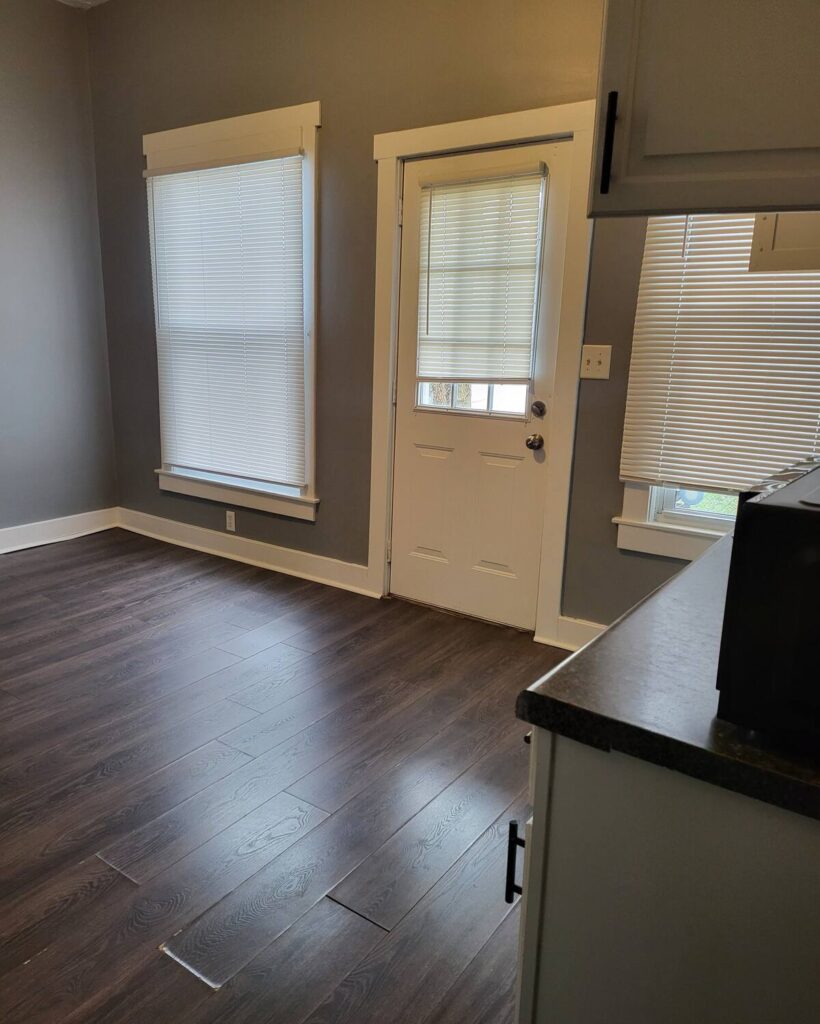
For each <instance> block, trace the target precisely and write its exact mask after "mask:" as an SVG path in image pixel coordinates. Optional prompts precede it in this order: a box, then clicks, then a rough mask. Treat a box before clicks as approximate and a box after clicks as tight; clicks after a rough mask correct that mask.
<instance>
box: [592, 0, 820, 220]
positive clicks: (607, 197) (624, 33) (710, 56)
mask: <svg viewBox="0 0 820 1024" xmlns="http://www.w3.org/2000/svg"><path fill="white" fill-rule="evenodd" d="M818 49H820V16H818V6H817V0H780V2H778V3H776V4H774V3H772V4H764V3H754V4H749V3H748V2H746V0H670V2H668V3H662V4H661V3H651V2H648V0H609V2H608V5H607V14H606V21H605V28H604V50H603V63H602V69H601V79H600V88H599V97H600V104H599V111H598V130H597V136H596V159H595V170H594V172H593V181H592V189H591V203H590V205H591V212H592V213H594V214H596V215H606V214H632V213H664V212H670V213H671V212H687V211H698V210H700V211H708V210H715V211H722V210H741V209H744V210H755V211H756V210H772V209H775V210H788V209H795V208H811V207H819V206H820V131H818V127H817V125H818V119H817V110H818V105H820V76H818V75H817V73H816V70H815V69H816V60H817V56H816V55H817V53H818ZM612 93H615V94H617V108H616V109H617V119H616V120H615V121H614V130H613V131H612V133H611V142H612V146H611V177H610V182H609V189H608V191H604V190H602V174H603V171H604V164H605V152H604V151H605V148H606V147H605V144H604V143H605V139H606V123H607V109H608V107H610V100H609V97H610V94H612Z"/></svg>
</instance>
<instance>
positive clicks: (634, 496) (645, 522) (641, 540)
mask: <svg viewBox="0 0 820 1024" xmlns="http://www.w3.org/2000/svg"><path fill="white" fill-rule="evenodd" d="M655 489H656V488H654V487H652V485H651V484H636V483H627V484H625V485H624V504H623V511H622V512H621V515H619V516H615V517H614V519H613V520H612V522H613V523H615V524H616V525H617V527H618V547H619V548H621V549H622V550H624V551H642V552H644V553H645V554H649V555H661V556H663V557H665V558H680V559H683V560H684V561H687V562H691V561H694V559H696V558H698V557H699V556H700V555H702V554H703V553H704V551H707V550H708V549H709V548H710V547H711V546H712V545H713V544H714V543H715V541H716V540H720V538H721V537H723V536H725V534H727V533H728V532H729V531H730V530H731V528H732V523H731V522H729V521H727V522H726V524H725V526H724V524H720V526H718V525H717V522H716V525H715V527H714V528H711V527H709V528H707V527H700V526H692V525H690V524H688V523H683V522H681V523H680V524H678V523H670V522H664V521H662V520H658V519H656V518H655V509H654V507H653V504H654V502H653V493H652V492H653V490H655Z"/></svg>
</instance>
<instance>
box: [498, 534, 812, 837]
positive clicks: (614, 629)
mask: <svg viewBox="0 0 820 1024" xmlns="http://www.w3.org/2000/svg"><path fill="white" fill-rule="evenodd" d="M731 550H732V544H731V538H730V537H726V538H724V539H722V540H720V541H718V542H717V543H716V544H714V545H713V546H712V547H711V548H710V550H709V551H708V552H706V554H704V555H702V556H701V557H700V558H699V559H698V560H697V561H696V562H694V563H692V565H690V566H688V567H687V568H686V569H684V570H683V571H682V572H681V573H679V574H678V575H677V576H675V577H674V578H673V579H672V580H670V581H669V582H668V583H666V584H665V585H664V586H663V587H661V588H660V589H659V590H657V591H655V593H654V594H651V595H650V596H649V597H648V598H647V599H646V600H644V601H643V602H641V603H640V604H639V605H636V607H635V608H633V609H632V610H631V611H630V612H628V613H627V614H626V615H625V616H623V617H622V618H621V619H619V620H618V621H617V622H616V623H615V624H614V625H613V626H611V627H610V628H609V629H608V630H606V631H605V632H604V633H602V634H601V636H600V637H598V638H597V639H595V640H593V641H592V642H591V643H589V644H587V645H586V647H584V648H582V649H581V650H580V651H578V652H577V653H576V654H574V655H572V657H570V658H569V659H567V660H566V661H564V662H562V663H561V664H560V665H559V666H558V667H557V668H555V669H553V670H552V671H551V672H549V673H548V674H547V675H545V676H544V677H543V678H542V679H540V680H538V682H536V683H534V684H533V685H532V686H531V687H529V689H527V690H524V691H523V692H522V693H521V694H520V695H519V697H518V702H517V707H516V712H517V714H518V717H519V718H521V719H523V720H524V721H525V722H529V723H530V724H532V725H535V726H540V727H541V728H544V729H549V730H551V731H553V732H555V733H558V734H559V735H561V736H567V737H569V738H570V739H573V740H578V741H580V742H581V743H586V744H588V745H590V746H594V747H598V748H600V749H603V750H617V751H621V752H622V753H625V754H630V755H632V756H633V757H639V758H642V759H643V760H645V761H651V762H653V763H654V764H658V765H662V766H664V767H667V768H672V769H674V770H676V771H680V772H683V773H684V774H686V775H691V776H693V777H695V778H698V779H703V780H704V781H706V782H711V783H714V784H715V785H718V786H723V787H724V788H726V789H731V790H734V791H736V792H738V793H744V794H746V795H747V796H751V797H755V798H757V799H758V800H763V801H766V802H767V803H770V804H775V805H777V806H779V807H784V808H787V809H788V810H792V811H797V812H799V813H801V814H806V815H809V816H811V817H813V818H818V819H820V752H818V753H817V754H814V753H798V752H795V751H793V750H789V749H788V748H783V747H780V746H778V745H777V744H776V743H775V742H773V741H771V740H770V739H766V738H764V737H762V736H760V735H759V734H757V733H753V732H750V731H749V730H746V729H742V728H740V727H738V726H735V725H731V724H730V723H728V722H723V721H720V720H718V719H717V718H715V715H716V713H717V703H718V691H717V690H716V689H715V679H716V676H717V660H718V651H719V648H720V632H721V627H722V623H723V604H724V600H725V597H726V580H727V577H728V572H729V558H730V555H731ZM749 642H750V643H753V642H754V638H751V637H750V640H749Z"/></svg>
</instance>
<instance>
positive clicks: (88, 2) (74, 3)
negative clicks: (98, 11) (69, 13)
mask: <svg viewBox="0 0 820 1024" xmlns="http://www.w3.org/2000/svg"><path fill="white" fill-rule="evenodd" d="M105 2H106V0H60V3H61V4H67V5H68V6H69V7H84V8H88V7H99V6H100V4H104V3H105Z"/></svg>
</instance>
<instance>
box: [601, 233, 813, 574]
mask: <svg viewBox="0 0 820 1024" xmlns="http://www.w3.org/2000/svg"><path fill="white" fill-rule="evenodd" d="M754 227H755V217H754V215H753V214H748V215H746V214H732V215H720V214H717V215H715V214H708V215H689V216H674V217H652V218H650V219H649V223H648V227H647V237H646V245H645V250H644V259H643V267H642V273H641V284H640V290H639V295H638V304H637V311H636V316H635V330H634V337H633V349H632V362H631V367H630V376H629V390H628V397H627V409H626V420H625V426H624V438H623V446H622V453H621V479H622V480H624V482H625V493H624V507H623V512H622V514H621V516H618V517H617V518H616V520H615V522H616V523H617V524H618V544H619V546H620V547H623V548H627V549H630V550H638V551H649V552H651V553H653V554H665V555H672V556H675V557H680V558H692V557H695V556H696V555H697V554H699V553H700V552H701V551H702V550H704V549H705V548H706V547H708V546H709V544H711V543H712V542H713V541H714V540H715V539H716V538H717V537H719V536H721V534H722V533H725V532H726V531H727V530H728V529H731V525H732V523H733V521H734V513H735V511H736V505H737V495H738V493H739V492H741V491H742V490H744V489H745V488H747V487H749V486H751V485H753V484H754V483H756V482H758V481H760V480H762V479H764V478H765V477H767V476H770V475H771V474H772V473H775V472H778V471H780V470H782V469H784V468H785V467H787V466H789V465H791V464H792V463H794V462H798V461H800V460H802V459H805V458H809V457H812V456H814V455H816V454H818V452H820V273H818V272H817V271H800V272H792V271H777V272H757V271H753V270H750V269H749V262H750V254H751V249H752V238H753V234H754Z"/></svg>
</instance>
